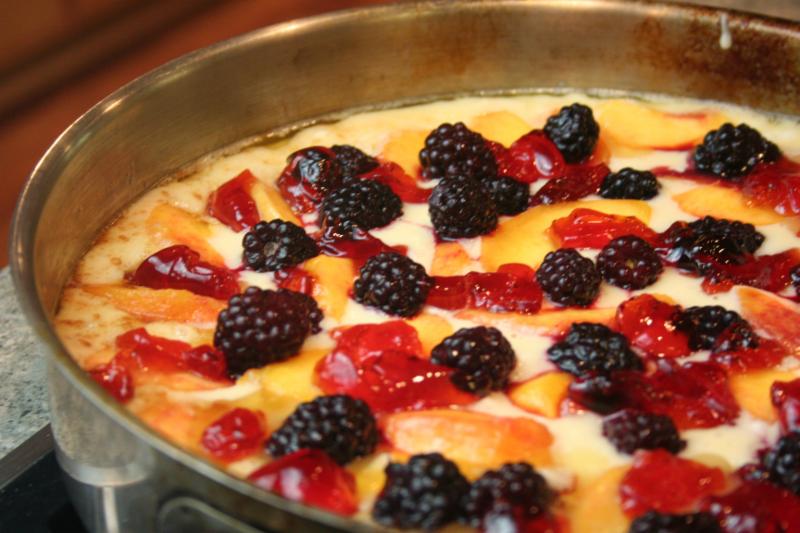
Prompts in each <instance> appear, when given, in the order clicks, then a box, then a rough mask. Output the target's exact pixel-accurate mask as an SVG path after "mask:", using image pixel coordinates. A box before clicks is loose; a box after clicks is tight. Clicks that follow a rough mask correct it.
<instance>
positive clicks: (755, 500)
mask: <svg viewBox="0 0 800 533" xmlns="http://www.w3.org/2000/svg"><path fill="white" fill-rule="evenodd" d="M702 508H703V510H706V511H709V512H710V513H711V514H713V515H714V516H716V517H717V520H719V522H720V525H721V526H722V531H724V532H725V533H789V532H793V531H800V498H798V497H797V496H795V495H794V494H792V493H791V492H789V491H788V490H785V489H782V488H779V487H777V486H775V485H773V484H772V483H768V482H766V481H744V482H742V484H741V485H740V486H739V487H738V488H736V489H735V490H734V491H733V492H730V493H728V494H726V495H724V496H710V497H708V498H706V499H705V501H704V502H703V505H702Z"/></svg>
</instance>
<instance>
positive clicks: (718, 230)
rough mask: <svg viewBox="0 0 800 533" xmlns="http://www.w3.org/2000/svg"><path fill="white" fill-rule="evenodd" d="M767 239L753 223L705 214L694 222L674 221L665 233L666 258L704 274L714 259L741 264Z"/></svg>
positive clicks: (711, 266)
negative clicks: (705, 215)
mask: <svg viewBox="0 0 800 533" xmlns="http://www.w3.org/2000/svg"><path fill="white" fill-rule="evenodd" d="M763 242H764V235H763V234H761V233H759V232H758V231H756V229H755V227H754V226H753V225H752V224H746V223H743V222H738V221H732V220H725V219H717V218H714V217H710V216H707V217H704V218H702V219H700V220H695V221H694V222H689V223H686V222H675V223H674V224H672V225H671V226H670V227H669V228H668V229H667V231H666V232H665V233H664V246H665V247H666V248H667V249H668V251H667V255H666V260H667V261H669V262H670V263H675V264H676V265H677V266H678V267H680V268H682V269H684V270H689V271H692V272H698V273H701V274H704V273H706V272H708V271H709V270H712V269H713V267H714V264H715V263H719V264H726V265H728V264H741V263H743V262H745V261H746V260H747V258H748V257H749V256H750V255H751V254H753V253H755V251H756V250H758V248H759V247H760V246H761V244H762V243H763Z"/></svg>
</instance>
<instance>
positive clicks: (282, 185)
mask: <svg viewBox="0 0 800 533" xmlns="http://www.w3.org/2000/svg"><path fill="white" fill-rule="evenodd" d="M289 157H290V158H291V160H290V161H289V164H288V165H286V167H285V168H284V169H283V172H281V175H280V176H279V177H278V190H279V191H280V193H281V196H283V199H284V200H286V202H287V203H288V204H289V207H291V208H292V210H293V211H294V212H295V213H298V214H304V213H312V212H313V211H314V210H315V209H316V206H317V205H318V204H319V203H320V202H322V198H323V197H324V196H325V193H326V192H327V191H329V190H332V189H335V188H337V187H339V186H341V185H342V176H341V171H340V169H339V165H338V163H336V154H335V153H334V151H333V150H331V149H330V148H325V147H324V146H310V147H308V148H304V149H302V150H298V151H297V152H295V153H293V154H292V155H290V156H289Z"/></svg>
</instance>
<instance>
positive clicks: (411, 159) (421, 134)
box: [380, 130, 429, 176]
mask: <svg viewBox="0 0 800 533" xmlns="http://www.w3.org/2000/svg"><path fill="white" fill-rule="evenodd" d="M428 133H429V132H428V131H425V130H402V131H399V132H397V133H395V134H394V135H392V136H391V137H390V138H389V140H388V141H387V143H386V144H385V145H384V146H383V150H381V153H380V158H381V159H385V160H386V161H392V162H394V163H397V164H398V165H400V166H401V167H402V168H403V170H405V171H406V174H408V175H409V176H418V175H419V151H420V150H422V149H423V148H424V147H425V138H426V137H427V136H428Z"/></svg>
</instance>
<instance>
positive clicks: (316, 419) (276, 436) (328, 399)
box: [266, 394, 378, 465]
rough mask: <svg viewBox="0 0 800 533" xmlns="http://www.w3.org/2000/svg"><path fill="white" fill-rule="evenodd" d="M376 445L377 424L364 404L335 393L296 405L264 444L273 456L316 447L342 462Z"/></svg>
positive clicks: (364, 452) (368, 450)
mask: <svg viewBox="0 0 800 533" xmlns="http://www.w3.org/2000/svg"><path fill="white" fill-rule="evenodd" d="M377 444H378V425H377V423H376V422H375V417H374V416H373V415H372V411H370V409H369V407H368V406H367V404H366V403H364V402H363V401H362V400H357V399H354V398H351V397H350V396H347V395H344V394H338V395H334V396H319V397H317V398H315V399H314V400H312V401H310V402H305V403H301V404H300V405H298V406H297V408H296V409H295V410H294V412H292V414H291V415H289V418H287V419H286V420H285V421H284V422H283V424H281V427H279V428H278V429H277V430H276V431H274V432H273V433H272V435H270V437H269V440H268V441H267V444H266V447H267V450H268V451H269V453H270V455H272V456H273V457H282V456H284V455H287V454H290V453H293V452H296V451H298V450H302V449H303V448H315V449H318V450H322V451H324V452H325V453H327V454H328V455H329V456H330V457H331V459H333V460H334V461H336V462H337V463H339V464H340V465H343V464H346V463H349V462H350V461H352V460H353V459H355V458H357V457H361V456H364V455H369V454H370V453H372V452H373V450H374V449H375V446H376V445H377Z"/></svg>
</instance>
